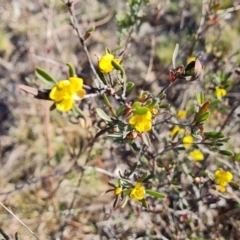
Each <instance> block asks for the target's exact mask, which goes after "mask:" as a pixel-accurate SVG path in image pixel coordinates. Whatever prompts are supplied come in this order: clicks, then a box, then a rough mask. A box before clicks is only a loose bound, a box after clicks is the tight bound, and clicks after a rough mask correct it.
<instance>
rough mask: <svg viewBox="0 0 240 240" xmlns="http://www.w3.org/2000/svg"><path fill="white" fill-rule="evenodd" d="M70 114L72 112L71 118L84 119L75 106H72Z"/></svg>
mask: <svg viewBox="0 0 240 240" xmlns="http://www.w3.org/2000/svg"><path fill="white" fill-rule="evenodd" d="M72 112H73V116H74V117H75V118H84V119H85V117H84V113H83V111H82V110H81V109H80V108H79V107H78V106H76V105H75V104H73V108H72Z"/></svg>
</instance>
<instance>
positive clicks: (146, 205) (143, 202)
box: [139, 198, 148, 208]
mask: <svg viewBox="0 0 240 240" xmlns="http://www.w3.org/2000/svg"><path fill="white" fill-rule="evenodd" d="M139 202H140V203H141V204H142V206H143V207H145V208H148V204H147V202H146V200H145V199H144V198H143V199H142V200H140V201H139Z"/></svg>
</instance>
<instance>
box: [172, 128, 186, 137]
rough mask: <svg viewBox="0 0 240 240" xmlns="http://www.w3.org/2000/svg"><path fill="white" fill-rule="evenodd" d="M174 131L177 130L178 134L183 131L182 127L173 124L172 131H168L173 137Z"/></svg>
mask: <svg viewBox="0 0 240 240" xmlns="http://www.w3.org/2000/svg"><path fill="white" fill-rule="evenodd" d="M176 132H178V134H183V133H184V129H183V128H180V127H179V126H175V127H174V128H173V129H172V131H171V132H170V136H171V137H173V136H174V135H175V134H176Z"/></svg>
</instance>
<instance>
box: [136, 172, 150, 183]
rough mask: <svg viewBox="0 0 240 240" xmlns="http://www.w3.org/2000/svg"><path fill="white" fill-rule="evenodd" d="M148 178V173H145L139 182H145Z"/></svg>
mask: <svg viewBox="0 0 240 240" xmlns="http://www.w3.org/2000/svg"><path fill="white" fill-rule="evenodd" d="M147 176H148V174H147V173H143V175H142V177H140V178H139V179H138V182H143V181H144V180H145V178H146V177H147Z"/></svg>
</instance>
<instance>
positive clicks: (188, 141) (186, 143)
mask: <svg viewBox="0 0 240 240" xmlns="http://www.w3.org/2000/svg"><path fill="white" fill-rule="evenodd" d="M192 143H193V137H192V136H191V135H187V136H185V137H184V138H183V145H184V147H185V148H189V147H191V146H192Z"/></svg>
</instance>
